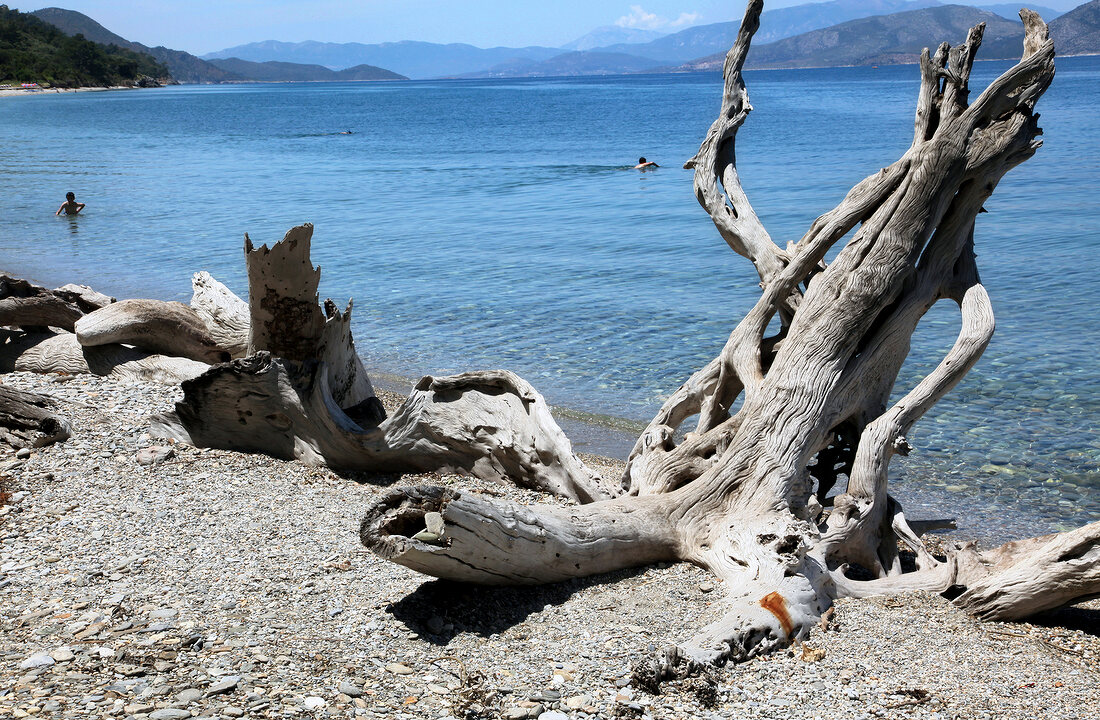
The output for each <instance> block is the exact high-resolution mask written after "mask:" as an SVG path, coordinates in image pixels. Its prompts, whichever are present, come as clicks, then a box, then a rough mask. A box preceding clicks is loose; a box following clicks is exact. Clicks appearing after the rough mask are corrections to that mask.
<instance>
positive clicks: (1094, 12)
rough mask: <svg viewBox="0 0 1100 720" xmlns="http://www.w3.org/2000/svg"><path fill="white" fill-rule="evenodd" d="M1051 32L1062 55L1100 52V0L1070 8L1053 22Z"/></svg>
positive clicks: (1055, 45)
mask: <svg viewBox="0 0 1100 720" xmlns="http://www.w3.org/2000/svg"><path fill="white" fill-rule="evenodd" d="M1050 32H1051V36H1052V37H1053V38H1054V47H1055V48H1057V49H1058V52H1059V53H1061V54H1062V55H1093V54H1096V53H1100V0H1092V2H1088V3H1085V4H1084V5H1079V6H1078V7H1076V8H1074V9H1073V10H1070V11H1069V12H1068V13H1066V14H1065V15H1063V16H1062V17H1060V18H1058V19H1057V20H1055V21H1054V22H1053V23H1051V28H1050Z"/></svg>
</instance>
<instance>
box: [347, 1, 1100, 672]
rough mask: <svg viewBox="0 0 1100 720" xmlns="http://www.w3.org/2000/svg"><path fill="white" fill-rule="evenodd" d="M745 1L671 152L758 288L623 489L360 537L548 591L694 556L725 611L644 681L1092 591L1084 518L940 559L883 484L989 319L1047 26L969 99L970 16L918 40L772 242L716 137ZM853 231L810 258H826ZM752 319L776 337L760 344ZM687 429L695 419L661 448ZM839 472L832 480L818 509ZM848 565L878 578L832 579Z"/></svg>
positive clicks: (733, 129) (965, 363)
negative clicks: (950, 328) (924, 600)
mask: <svg viewBox="0 0 1100 720" xmlns="http://www.w3.org/2000/svg"><path fill="white" fill-rule="evenodd" d="M762 9H763V3H762V2H761V1H760V0H752V1H751V2H749V4H748V9H747V11H746V14H745V18H744V21H743V23H742V25H741V30H740V32H739V34H738V37H737V40H736V43H735V45H734V47H733V48H732V49H731V51H730V53H729V54H728V56H727V58H726V63H725V68H724V76H725V92H724V95H723V100H722V107H721V110H720V113H719V116H718V119H717V120H716V121H715V122H714V124H713V125H712V126H711V128H710V131H709V132H708V134H707V137H706V139H705V140H704V141H703V143H702V145H701V147H700V150H699V153H698V154H697V155H696V156H695V157H694V158H692V159H691V160H690V161H689V162H688V163H687V166H686V167H688V168H692V169H694V170H695V189H696V196H697V198H698V200H699V203H700V204H701V205H702V207H703V208H704V209H705V210H706V211H707V212H708V213H709V214H710V216H711V218H712V220H713V221H714V224H715V226H716V227H717V229H718V231H719V232H720V234H721V235H722V237H723V238H724V239H725V240H726V242H727V243H728V244H729V246H730V247H731V248H732V249H733V250H734V251H736V252H737V253H739V254H741V255H743V256H745V257H746V258H748V259H749V260H750V261H751V262H752V263H753V265H754V266H755V267H756V270H757V273H758V274H759V276H760V280H761V287H762V293H761V297H760V300H759V301H758V302H757V304H756V306H755V307H754V308H753V309H752V310H751V311H750V312H749V313H748V315H747V316H746V317H745V318H744V319H743V320H742V322H741V323H740V324H738V326H737V327H736V328H735V329H734V330H733V332H732V333H731V335H730V338H729V340H728V342H727V343H726V346H725V348H724V349H723V351H722V353H721V355H720V356H719V357H718V358H715V360H714V361H713V362H711V363H709V364H708V365H707V366H706V367H704V368H703V369H701V370H700V371H699V372H697V373H696V374H695V375H694V376H692V377H691V378H690V379H689V380H688V381H687V382H685V383H684V385H683V386H681V387H680V388H679V389H678V390H677V391H676V392H675V393H673V394H672V396H671V397H670V398H669V400H668V401H667V402H666V403H665V404H664V406H663V407H662V408H661V409H660V411H659V412H658V414H657V415H656V417H654V419H653V420H652V421H651V422H650V424H649V426H648V427H647V428H646V430H645V431H644V432H643V433H642V435H641V437H640V438H639V440H638V442H637V444H636V446H635V448H634V450H633V452H632V453H631V456H630V461H629V465H628V469H627V472H626V474H625V476H624V478H623V489H624V491H625V493H626V495H625V496H623V497H619V498H615V499H612V500H608V501H604V502H597V503H592V504H589V505H586V506H582V507H578V508H570V509H569V510H568V511H566V512H563V511H562V510H560V509H557V508H553V507H549V506H547V507H543V506H526V507H522V508H521V507H515V506H512V505H510V504H508V503H502V502H500V501H498V500H494V499H489V498H483V497H481V496H477V495H472V494H466V493H460V492H458V491H454V490H445V489H440V488H431V487H416V488H407V489H399V490H394V491H391V492H390V493H389V494H388V495H387V496H386V497H384V498H383V499H382V500H380V501H379V502H378V503H377V504H376V505H375V506H374V507H373V508H371V510H370V511H369V512H368V513H367V515H366V517H365V518H364V520H363V524H362V529H361V537H362V540H363V542H364V544H366V545H367V546H368V547H370V548H371V549H373V550H374V551H375V552H377V553H378V554H380V555H381V556H382V557H385V558H388V559H390V560H393V561H394V562H398V563H401V564H404V565H406V566H408V567H411V568H414V569H417V570H419V571H421V572H425V573H428V574H431V575H435V576H437V577H443V578H452V579H456V580H465V581H475V582H484V583H517V582H519V583H537V582H553V581H557V580H561V579H562V578H563V577H572V576H579V575H583V574H589V573H593V572H602V571H606V570H611V569H615V568H621V567H628V566H633V565H638V564H643V563H648V562H652V561H653V560H655V559H664V560H667V559H670V558H671V559H678V560H686V561H689V562H693V563H696V564H698V565H701V566H703V567H706V568H708V569H709V570H711V571H712V572H713V573H714V574H715V575H717V576H718V577H719V578H721V579H722V580H723V581H725V586H726V588H727V589H728V591H729V598H728V602H729V610H728V613H727V615H726V616H725V617H723V618H722V619H721V620H719V621H717V622H716V623H714V624H713V625H711V626H710V627H707V628H705V629H703V630H702V632H700V634H699V635H698V636H697V637H695V638H692V639H690V640H688V641H686V642H684V643H682V644H680V645H678V646H677V647H672V648H667V649H665V650H664V651H662V652H661V653H660V654H659V655H658V657H656V658H654V659H652V660H650V661H647V662H644V663H641V664H639V666H638V667H637V668H636V678H637V679H638V680H639V681H640V682H643V683H645V684H647V685H648V686H651V687H652V686H653V685H654V684H655V683H658V682H659V681H660V680H661V679H663V678H666V677H671V676H676V675H683V674H685V673H688V672H691V671H693V670H695V669H696V668H699V667H701V666H704V665H708V664H713V663H719V662H722V661H726V660H741V659H745V658H748V657H752V656H754V655H757V654H760V653H764V652H768V651H770V650H772V649H774V648H776V647H779V646H782V645H785V644H787V643H789V642H791V641H792V640H794V639H796V638H799V637H803V636H804V635H805V634H806V633H807V632H808V630H809V628H810V627H811V626H812V625H813V624H814V623H816V622H817V621H818V619H819V618H820V616H821V614H822V613H823V612H824V611H825V610H826V609H827V608H828V607H829V606H830V605H831V603H832V602H833V600H834V599H835V598H836V597H838V596H843V595H853V596H859V595H866V594H871V593H876V594H877V593H892V592H911V591H914V590H937V591H947V590H949V589H950V590H952V591H953V592H955V591H961V592H962V594H961V595H959V597H958V600H957V602H958V604H959V605H960V606H961V607H963V608H965V609H967V610H968V611H970V612H973V613H974V614H976V615H978V616H980V617H984V618H1001V619H1007V618H1016V617H1020V616H1022V615H1026V614H1029V613H1032V612H1036V611H1038V610H1042V609H1045V608H1048V607H1052V606H1054V605H1059V604H1064V603H1067V602H1073V601H1074V600H1077V599H1081V598H1085V597H1088V596H1090V595H1094V594H1097V593H1100V578H1098V577H1097V576H1098V574H1100V573H1098V570H1097V567H1098V564H1100V563H1098V561H1100V558H1098V555H1100V523H1096V524H1093V525H1090V526H1087V527H1085V528H1082V529H1080V530H1077V531H1074V532H1072V533H1064V534H1062V535H1058V536H1053V537H1050V538H1043V539H1036V540H1033V541H1026V542H1023V543H1017V544H1015V545H1012V546H1010V547H1006V548H1000V549H997V550H994V551H992V552H991V553H985V554H978V553H976V552H975V551H973V550H972V549H960V550H958V551H957V552H956V553H954V554H952V556H951V557H949V558H948V559H947V561H946V562H943V561H937V560H936V559H934V558H932V556H931V555H930V554H929V553H928V551H927V550H926V549H925V548H924V545H923V543H922V542H921V540H920V538H919V537H918V535H917V533H916V532H915V531H914V530H913V527H914V526H915V525H918V523H909V522H908V521H907V519H906V517H905V515H904V513H903V512H902V509H901V507H900V505H899V504H898V503H897V502H896V501H894V500H893V498H891V497H890V495H889V493H888V489H887V468H888V464H889V461H890V459H891V457H892V456H893V455H894V454H896V453H903V454H904V453H906V452H908V450H909V445H908V442H907V440H906V436H907V435H908V433H909V432H910V431H911V429H912V427H913V425H914V424H915V423H916V422H917V420H919V419H920V417H921V416H922V415H924V413H925V412H927V411H928V409H929V408H931V407H932V406H933V405H934V404H935V403H936V402H937V401H938V400H939V399H940V398H941V397H943V396H944V394H946V393H947V392H948V391H950V390H951V389H952V388H953V387H954V386H955V385H956V384H957V383H958V382H959V380H961V379H962V377H963V376H964V375H965V374H966V372H967V371H968V370H969V369H970V368H971V367H972V366H973V365H974V363H975V362H976V361H977V359H978V357H979V356H980V355H981V353H982V352H983V351H984V349H985V347H986V345H987V344H988V342H989V338H990V336H991V334H992V332H993V315H992V307H991V304H990V302H989V298H988V296H987V295H986V292H985V289H984V288H983V287H982V285H981V282H980V280H979V276H978V271H977V266H976V263H975V256H974V223H975V218H976V217H977V215H978V213H979V212H981V210H982V205H983V203H984V202H985V200H986V199H987V198H988V197H989V196H990V194H991V193H992V192H993V190H994V188H995V187H996V185H997V183H998V181H999V180H1000V179H1001V177H1002V176H1003V175H1004V174H1005V173H1006V172H1007V171H1008V170H1010V169H1011V168H1013V167H1015V166H1016V165H1018V164H1020V163H1021V162H1023V161H1024V160H1026V159H1027V158H1028V157H1030V156H1031V155H1032V154H1033V153H1034V152H1035V151H1036V149H1037V148H1038V147H1039V146H1040V143H1039V142H1038V141H1037V140H1036V136H1037V135H1038V134H1040V130H1039V128H1038V125H1037V119H1038V116H1037V115H1036V114H1035V113H1034V112H1033V110H1034V106H1035V103H1036V101H1037V100H1038V99H1039V97H1040V96H1041V95H1042V93H1043V91H1044V90H1046V88H1047V86H1048V85H1049V83H1050V82H1051V80H1052V78H1053V76H1054V47H1053V43H1052V42H1051V41H1050V40H1049V39H1048V36H1047V28H1046V26H1045V25H1044V24H1043V22H1042V21H1041V20H1040V19H1039V17H1038V16H1037V15H1036V14H1035V13H1032V12H1030V11H1027V10H1025V11H1022V13H1021V17H1022V18H1023V20H1024V24H1025V27H1026V35H1027V37H1026V41H1025V46H1024V55H1023V59H1022V60H1021V61H1020V62H1019V63H1018V64H1017V65H1016V66H1014V67H1013V68H1011V69H1010V70H1008V71H1007V72H1005V73H1004V74H1003V75H1002V76H1001V77H999V78H998V79H996V80H995V81H994V82H993V83H992V84H991V85H990V86H989V87H988V88H987V89H986V90H985V91H984V92H982V93H981V94H980V95H979V96H978V97H977V98H976V99H975V100H974V101H973V102H970V99H969V95H970V91H969V87H968V80H969V76H970V70H971V67H972V63H973V61H974V58H975V55H976V53H977V50H978V47H979V45H980V44H981V39H982V31H983V26H981V25H979V26H977V27H975V28H973V29H972V30H971V31H970V33H969V35H968V37H967V39H966V41H965V42H964V43H963V44H961V45H958V46H956V47H950V46H949V45H947V44H943V45H941V46H940V47H939V48H938V49H937V50H936V51H935V53H929V52H927V51H926V52H925V54H924V56H923V58H922V63H921V77H922V84H921V89H920V93H919V96H918V100H917V115H916V123H915V125H916V127H915V132H914V138H913V142H912V145H911V146H910V148H909V150H908V151H906V152H905V153H904V155H903V156H902V157H901V158H900V159H899V160H898V161H897V162H895V163H893V164H892V165H890V166H889V167H886V168H883V169H882V170H881V171H879V172H876V173H874V174H873V175H871V176H870V177H868V178H867V179H866V180H864V181H863V182H861V183H859V184H858V185H856V186H855V187H854V188H853V189H852V190H851V191H850V192H849V193H848V195H847V197H846V198H845V199H844V201H843V202H842V203H841V204H840V205H839V206H837V207H836V208H835V209H833V210H831V211H830V212H828V213H826V214H824V215H822V216H821V217H819V218H818V219H817V220H816V221H815V222H814V223H813V225H812V226H811V228H810V230H809V232H807V234H806V235H805V236H803V237H802V238H801V239H800V240H798V241H797V242H793V243H791V244H789V245H787V246H786V247H785V248H784V247H781V246H779V245H777V244H776V243H775V242H774V241H773V240H772V239H771V237H770V235H769V234H768V233H767V231H766V229H765V228H764V226H763V224H762V223H761V222H760V220H759V219H758V218H757V216H756V214H755V213H754V212H753V210H752V207H751V205H750V204H749V201H748V199H747V195H746V193H745V192H744V190H743V188H742V187H741V184H740V181H739V178H738V175H737V171H736V168H735V157H736V155H735V139H736V133H737V130H738V129H739V127H740V126H741V125H742V123H744V121H745V120H746V119H747V117H748V114H749V112H750V111H751V110H752V107H751V105H750V104H749V100H748V94H747V91H746V88H745V84H744V80H743V77H742V74H741V69H742V67H743V64H744V61H745V58H746V55H747V53H748V51H749V45H750V42H751V39H752V36H753V34H754V33H755V31H756V29H757V28H758V25H759V15H760V12H761V11H762ZM852 230H855V233H854V236H853V237H852V238H851V240H849V241H848V242H847V244H846V245H845V246H844V247H843V249H841V251H840V253H839V255H838V256H837V257H836V259H835V260H834V261H833V262H832V263H830V264H828V265H826V263H825V260H824V258H825V255H826V253H827V251H828V250H829V249H830V248H832V247H833V246H834V245H835V244H836V243H838V242H840V241H841V240H842V239H843V238H844V237H845V236H847V235H848V233H849V232H850V231H852ZM940 300H951V301H953V302H955V303H957V304H958V306H959V308H960V311H961V314H962V330H961V332H960V335H959V338H958V340H957V341H956V343H955V345H954V347H953V348H952V349H951V350H950V352H948V354H947V355H946V357H945V358H944V359H943V360H942V361H941V363H940V365H939V366H938V367H937V368H936V369H935V370H933V371H932V373H930V374H929V375H928V376H927V377H926V378H925V379H924V380H923V381H921V382H920V383H919V384H918V385H917V386H916V387H915V388H913V390H911V391H910V392H909V393H908V394H907V395H906V396H904V397H903V398H902V399H901V400H900V401H898V402H897V403H895V404H894V405H893V406H890V405H889V399H890V396H891V391H892V389H893V387H894V383H895V381H896V379H897V375H898V372H899V370H900V368H901V366H902V363H903V362H904V360H905V358H906V356H907V354H908V351H909V340H910V337H911V336H912V334H913V332H914V331H915V330H916V328H917V326H918V323H919V321H920V319H921V318H922V317H923V315H924V314H925V313H926V312H927V311H928V310H929V308H931V307H932V305H933V304H935V303H936V302H938V301H940ZM773 321H777V322H776V325H778V327H779V330H778V332H777V333H776V334H774V335H771V336H769V335H768V328H769V326H770V325H771V324H772V323H773ZM689 419H694V427H693V428H691V429H690V430H689V431H688V432H686V434H685V435H684V436H683V439H682V440H677V433H678V431H681V430H683V429H685V428H683V425H684V423H685V422H687V421H688V420H689ZM838 484H840V485H841V487H842V488H843V492H842V493H841V494H840V495H839V496H837V497H836V498H835V500H832V501H830V500H829V499H827V493H828V491H829V490H830V489H831V488H833V487H834V486H836V485H838ZM830 505H831V506H832V507H831V509H830V508H828V507H827V506H830ZM429 525H430V526H431V527H428V526H429ZM426 528H427V529H428V531H429V532H428V535H427V537H428V539H429V541H425V540H424V539H422V538H424V537H425V536H424V535H422V534H421V533H422V532H423V531H424V530H425V529H426ZM596 538H598V539H600V540H605V541H606V542H603V543H601V542H597V541H595V540H594V539H596ZM899 541H900V542H901V543H903V544H904V545H906V546H909V547H910V548H911V549H912V550H913V551H914V552H915V553H916V556H917V564H918V570H917V571H915V572H910V573H903V571H902V566H901V562H900V559H899ZM547 549H549V550H551V551H552V556H551V557H552V559H551V557H548V555H547V553H546V552H545V550H547ZM853 565H859V566H861V567H862V569H863V572H865V573H870V574H871V576H872V577H875V578H877V579H875V580H870V581H856V580H852V579H850V578H849V577H848V574H847V572H848V570H849V568H850V567H851V566H853ZM570 568H572V571H570Z"/></svg>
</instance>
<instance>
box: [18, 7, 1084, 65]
mask: <svg viewBox="0 0 1100 720" xmlns="http://www.w3.org/2000/svg"><path fill="white" fill-rule="evenodd" d="M7 1H8V5H9V6H11V7H14V8H17V9H19V10H24V11H30V10H37V9H38V8H39V7H42V6H39V5H33V6H26V7H20V5H19V3H18V0H15V1H13V0H7ZM48 1H49V0H46V2H48ZM959 1H960V2H962V1H965V0H959ZM995 1H996V0H979V1H978V2H975V4H983V3H990V2H995ZM1083 1H1084V0H1077V2H1074V1H1073V0H1037V4H1040V5H1047V6H1050V7H1057V8H1060V9H1068V8H1070V7H1073V6H1074V5H1076V4H1078V2H1083ZM55 2H57V3H58V5H57V6H58V7H63V8H66V9H68V10H76V11H78V12H82V13H84V14H85V15H87V16H89V17H91V18H92V19H94V20H96V21H97V22H99V23H100V24H101V25H103V26H104V27H106V28H107V29H108V30H110V31H112V32H114V33H116V34H118V35H121V36H122V37H124V38H126V39H127V40H134V41H137V42H140V43H144V44H145V45H150V46H156V45H164V46H166V47H169V48H172V49H174V50H186V51H188V52H191V53H194V54H196V55H201V54H203V53H207V52H213V51H215V50H222V49H224V48H228V47H234V46H236V45H244V44H245V43H250V42H258V41H260V40H282V41H285V42H300V41H302V40H319V41H324V42H361V43H380V42H396V41H398V40H424V41H427V42H436V43H452V42H462V43H469V44H471V45H476V46H478V47H493V46H497V45H503V46H507V47H523V46H525V45H544V46H547V47H559V46H561V45H564V44H565V43H567V42H570V41H572V40H576V39H577V38H579V37H581V36H582V35H585V34H586V33H588V32H590V31H592V30H594V29H596V28H597V27H601V26H605V25H620V26H623V27H633V28H643V29H648V30H659V31H662V32H676V31H678V30H682V29H684V28H687V27H690V26H692V25H705V24H708V23H716V22H725V21H727V20H734V19H739V18H740V17H741V15H742V13H743V12H744V8H745V3H744V0H538V1H537V2H534V1H532V0H130V2H126V3H122V2H119V1H118V0H55ZM806 2H807V0H767V2H766V4H765V7H766V9H768V10H772V9H777V8H782V7H789V6H791V5H802V4H805V3H806Z"/></svg>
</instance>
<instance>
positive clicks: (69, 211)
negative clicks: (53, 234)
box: [54, 192, 84, 216]
mask: <svg viewBox="0 0 1100 720" xmlns="http://www.w3.org/2000/svg"><path fill="white" fill-rule="evenodd" d="M83 209H84V203H78V202H77V201H76V195H74V194H73V193H71V192H70V193H65V202H63V203H61V207H59V208H58V209H57V212H55V213H54V215H55V216H56V215H60V214H61V213H62V212H64V213H65V214H66V215H76V214H77V213H79V212H80V211H81V210H83Z"/></svg>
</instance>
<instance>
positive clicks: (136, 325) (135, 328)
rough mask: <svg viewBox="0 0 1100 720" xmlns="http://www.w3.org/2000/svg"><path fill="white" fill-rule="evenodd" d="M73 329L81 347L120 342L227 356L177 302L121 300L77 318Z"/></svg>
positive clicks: (215, 358) (206, 357) (204, 358)
mask: <svg viewBox="0 0 1100 720" xmlns="http://www.w3.org/2000/svg"><path fill="white" fill-rule="evenodd" d="M75 331H76V339H77V341H79V342H80V344H81V345H83V346H84V347H96V346H98V345H117V344H123V345H132V346H134V347H137V348H140V349H142V350H147V351H149V352H151V353H160V354H162V355H171V356H174V357H185V358H190V359H191V360H198V361H200V362H208V363H215V362H224V361H226V360H228V359H229V352H228V351H226V350H225V349H224V348H222V347H219V346H218V344H217V342H215V340H214V338H213V337H211V335H210V333H209V332H208V331H207V329H206V324H205V323H204V322H203V320H202V318H201V317H200V316H199V314H198V313H197V312H196V311H194V310H192V309H191V308H189V307H187V306H186V305H184V304H182V303H178V302H165V301H163V300H139V299H132V300H121V301H119V302H117V303H113V304H111V305H108V306H107V307H104V308H100V309H99V310H96V311H95V312H92V313H89V314H88V315H85V316H84V317H82V318H80V319H79V320H77V321H76V323H75Z"/></svg>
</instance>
